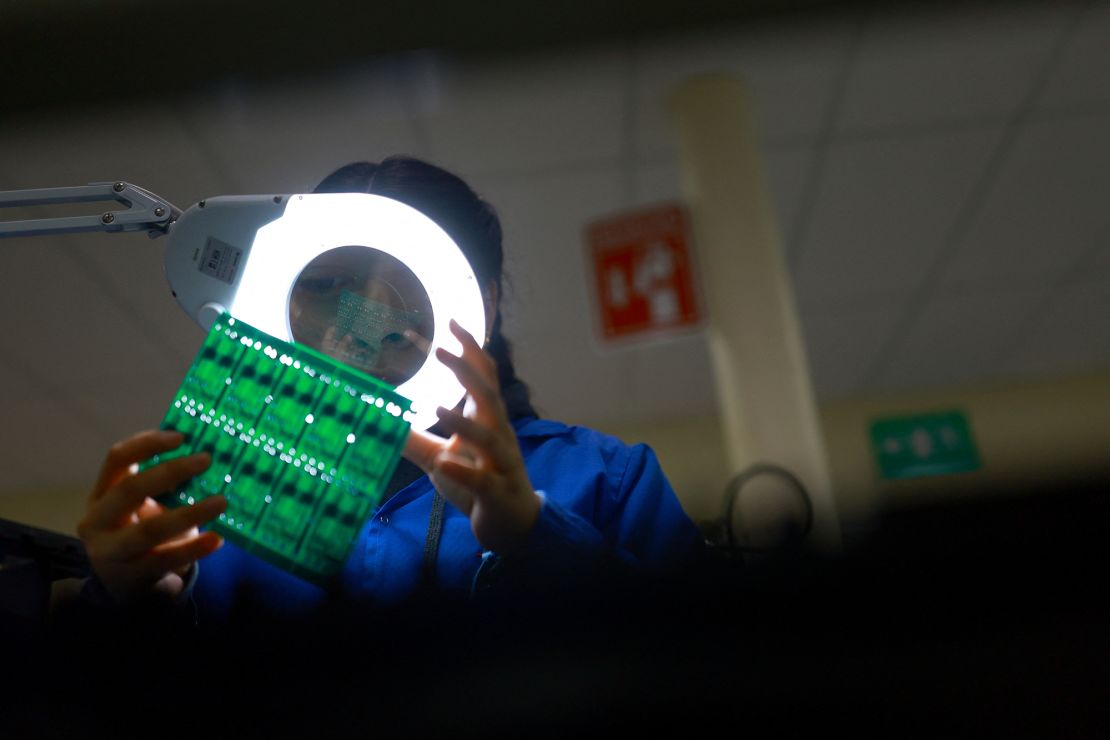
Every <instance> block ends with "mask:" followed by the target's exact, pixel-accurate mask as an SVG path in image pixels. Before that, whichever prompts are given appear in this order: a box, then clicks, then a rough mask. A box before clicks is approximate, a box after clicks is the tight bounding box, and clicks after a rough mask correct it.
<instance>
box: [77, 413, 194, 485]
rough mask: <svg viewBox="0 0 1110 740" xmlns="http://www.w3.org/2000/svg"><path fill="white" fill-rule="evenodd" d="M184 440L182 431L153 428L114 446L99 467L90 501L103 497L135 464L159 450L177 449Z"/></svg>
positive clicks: (147, 458)
mask: <svg viewBox="0 0 1110 740" xmlns="http://www.w3.org/2000/svg"><path fill="white" fill-rule="evenodd" d="M184 439H185V438H184V437H183V436H182V435H181V434H180V433H179V432H174V431H165V430H161V431H159V430H153V429H151V430H147V431H145V432H139V433H138V434H136V435H135V436H133V437H130V438H128V439H125V440H123V441H122V442H117V443H116V444H114V445H112V448H111V449H110V450H108V454H107V456H106V457H105V458H104V463H103V464H102V465H101V467H100V474H99V475H98V476H97V479H96V485H95V486H94V487H93V490H92V494H91V495H90V496H89V500H90V501H96V500H97V499H99V498H101V497H102V496H103V495H104V494H105V493H107V492H108V490H109V489H111V488H112V486H114V485H115V484H116V483H118V482H119V481H120V480H122V479H123V478H124V476H126V475H127V474H128V469H129V468H130V467H131V466H132V465H134V464H135V463H139V462H142V461H144V460H149V459H150V458H152V457H154V456H155V455H157V454H158V453H160V452H168V451H169V450H173V449H176V448H178V447H180V446H181V443H182V441H184Z"/></svg>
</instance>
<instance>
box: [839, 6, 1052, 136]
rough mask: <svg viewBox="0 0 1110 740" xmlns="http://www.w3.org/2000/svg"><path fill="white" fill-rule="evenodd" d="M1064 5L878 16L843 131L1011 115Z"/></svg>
mask: <svg viewBox="0 0 1110 740" xmlns="http://www.w3.org/2000/svg"><path fill="white" fill-rule="evenodd" d="M1070 13H1071V10H1070V9H1069V7H1068V6H1067V4H1065V3H1054V4H1051V5H1050V4H1048V3H1045V4H1042V5H1034V4H1024V5H1021V6H1020V7H1009V8H1006V9H1005V10H1002V9H1001V8H999V7H998V6H990V5H981V4H971V3H969V4H967V7H964V8H959V9H955V10H954V9H953V6H952V5H949V4H946V5H944V6H943V8H937V9H930V10H927V11H919V12H902V13H899V12H897V11H893V12H888V13H883V14H880V15H877V16H876V17H875V18H874V19H873V20H872V22H871V23H870V24H869V26H868V28H867V32H866V34H865V37H864V39H863V42H862V44H861V46H860V48H859V50H858V55H857V57H856V60H855V64H854V66H853V70H852V73H851V75H850V76H849V80H848V86H847V90H846V92H845V96H844V100H843V105H842V108H841V115H840V120H839V122H838V125H839V128H840V129H841V130H856V129H873V128H885V127H889V126H907V125H919V124H923V123H934V122H942V121H953V120H966V119H984V118H988V119H989V118H1004V117H1007V116H1010V115H1011V114H1012V113H1013V112H1014V111H1015V110H1016V109H1017V107H1018V105H1019V104H1020V103H1021V101H1022V99H1023V98H1024V96H1025V95H1026V94H1027V92H1028V90H1029V89H1030V87H1031V85H1032V82H1033V80H1034V78H1035V77H1036V75H1037V73H1038V72H1039V71H1040V69H1041V67H1042V66H1043V65H1044V64H1045V62H1046V61H1047V59H1048V58H1049V55H1050V51H1051V49H1052V45H1053V43H1054V41H1055V39H1056V37H1057V35H1058V34H1059V32H1060V30H1061V29H1062V28H1063V27H1064V25H1065V24H1066V22H1067V20H1068V18H1069V15H1070Z"/></svg>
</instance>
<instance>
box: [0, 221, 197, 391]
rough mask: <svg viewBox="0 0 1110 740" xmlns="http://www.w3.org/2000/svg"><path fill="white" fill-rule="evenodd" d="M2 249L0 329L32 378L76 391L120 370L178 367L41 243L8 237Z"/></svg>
mask: <svg viewBox="0 0 1110 740" xmlns="http://www.w3.org/2000/svg"><path fill="white" fill-rule="evenodd" d="M122 238H126V236H124V237H122ZM4 250H5V257H6V258H7V260H8V263H7V269H8V277H9V279H8V280H6V281H5V283H6V284H5V286H4V290H2V291H0V332H2V334H3V336H4V338H5V341H6V343H7V347H8V348H9V351H10V352H18V353H20V357H21V359H22V361H23V362H24V363H26V365H27V366H28V367H29V368H30V369H31V370H32V371H33V373H34V374H35V375H38V376H41V377H42V378H43V379H44V380H46V381H47V382H48V383H50V384H52V385H56V386H65V387H71V388H78V389H80V388H84V387H85V386H86V384H88V383H90V382H94V381H97V380H107V379H110V378H113V377H116V376H117V374H118V373H119V370H120V367H121V366H126V367H127V368H128V369H130V370H131V371H134V372H138V373H153V374H160V373H164V372H166V371H167V370H173V369H176V368H177V367H179V364H180V362H179V358H177V357H172V358H171V357H167V356H166V355H165V353H164V352H163V351H162V348H160V347H155V346H152V345H151V343H150V342H149V341H148V340H147V338H146V337H144V336H143V335H142V334H141V333H140V332H139V331H138V330H137V327H136V325H135V324H134V323H133V322H132V321H131V317H129V316H128V314H127V313H125V312H124V311H123V310H122V309H121V308H120V307H119V306H117V305H115V304H114V303H113V302H112V301H111V300H109V298H108V297H107V296H106V295H105V294H104V292H103V291H102V290H101V286H99V285H97V284H96V283H94V282H93V281H92V280H90V279H89V277H88V276H87V275H85V274H83V273H81V272H80V271H79V270H78V269H77V267H76V266H75V265H74V263H73V262H71V261H70V260H69V259H67V258H66V256H65V255H64V254H63V251H62V248H60V247H57V246H55V245H53V244H51V243H50V242H49V239H46V238H37V239H36V238H20V239H11V240H7V241H6V242H5V244H4ZM15 278H18V279H15Z"/></svg>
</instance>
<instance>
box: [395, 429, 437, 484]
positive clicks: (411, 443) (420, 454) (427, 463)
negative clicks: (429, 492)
mask: <svg viewBox="0 0 1110 740" xmlns="http://www.w3.org/2000/svg"><path fill="white" fill-rule="evenodd" d="M445 445H446V440H444V439H441V438H440V437H437V436H436V435H434V434H432V433H431V432H425V431H418V430H416V429H413V430H410V431H409V436H408V438H407V439H406V440H405V449H404V450H402V451H401V455H402V457H404V458H405V459H406V460H408V461H409V462H411V463H412V464H413V465H416V466H417V467H418V468H420V469H421V470H423V471H424V472H425V473H428V474H430V473H431V472H432V468H433V467H435V459H436V455H438V454H439V453H440V452H442V451H443V449H444V446H445Z"/></svg>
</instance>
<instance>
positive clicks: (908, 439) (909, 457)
mask: <svg viewBox="0 0 1110 740" xmlns="http://www.w3.org/2000/svg"><path fill="white" fill-rule="evenodd" d="M871 446H872V448H873V449H874V450H875V458H876V460H877V461H878V463H879V470H880V471H881V472H882V476H883V478H885V479H887V480H899V479H903V478H921V477H924V476H928V475H947V474H949V473H966V472H969V471H972V470H978V469H979V468H980V467H982V465H981V463H980V462H979V453H978V452H977V451H976V449H975V440H974V439H973V438H972V436H971V426H970V425H969V424H968V423H967V417H966V416H965V415H964V414H963V412H961V411H943V412H937V413H930V414H920V415H917V416H898V417H887V418H883V419H876V420H875V421H873V422H872V423H871Z"/></svg>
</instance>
